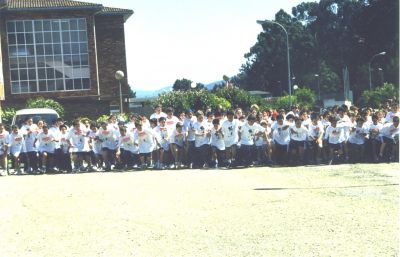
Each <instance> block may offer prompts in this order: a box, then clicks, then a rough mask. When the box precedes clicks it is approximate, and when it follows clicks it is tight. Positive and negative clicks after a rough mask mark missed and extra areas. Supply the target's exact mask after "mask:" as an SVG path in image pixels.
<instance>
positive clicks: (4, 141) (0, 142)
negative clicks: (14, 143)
mask: <svg viewBox="0 0 400 257" xmlns="http://www.w3.org/2000/svg"><path fill="white" fill-rule="evenodd" d="M8 140H9V133H8V131H6V130H3V132H2V133H0V155H3V154H4V153H5V146H6V145H8V144H9V141H8Z"/></svg>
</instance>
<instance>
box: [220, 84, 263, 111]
mask: <svg viewBox="0 0 400 257" xmlns="http://www.w3.org/2000/svg"><path fill="white" fill-rule="evenodd" d="M215 94H216V95H217V96H218V97H221V98H224V99H226V100H228V101H229V102H230V103H231V105H232V106H233V107H240V108H243V109H247V108H249V107H250V106H251V105H252V104H257V105H262V104H263V99H262V98H261V97H258V96H253V95H251V94H250V93H249V92H248V91H246V90H243V89H241V88H238V87H233V88H228V87H222V88H219V89H216V90H215Z"/></svg>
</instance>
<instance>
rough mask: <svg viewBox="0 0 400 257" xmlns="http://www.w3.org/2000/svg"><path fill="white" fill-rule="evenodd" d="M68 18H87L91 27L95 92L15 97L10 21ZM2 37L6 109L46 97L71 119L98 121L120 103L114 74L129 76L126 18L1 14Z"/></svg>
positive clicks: (76, 13)
mask: <svg viewBox="0 0 400 257" xmlns="http://www.w3.org/2000/svg"><path fill="white" fill-rule="evenodd" d="M64 18H86V21H87V26H88V28H87V34H88V50H89V66H90V79H91V89H90V90H80V91H68V92H48V93H29V94H11V83H10V70H9V56H8V47H7V31H6V22H7V20H24V19H25V20H29V19H64ZM95 22H96V24H95ZM0 37H1V42H0V43H1V48H0V49H1V52H2V64H3V74H4V85H5V103H4V105H3V106H21V105H23V104H24V103H25V102H26V100H27V99H28V98H34V97H38V96H42V97H45V98H52V99H55V100H57V101H59V102H61V103H63V105H64V106H65V110H66V113H67V115H68V116H73V115H75V114H79V115H82V116H89V117H97V116H100V115H102V114H108V113H109V106H110V104H112V103H114V104H118V103H119V85H118V82H117V81H116V79H115V77H114V74H115V71H117V70H122V71H123V72H124V73H125V76H126V74H127V69H126V54H125V36H124V20H123V17H122V15H121V16H115V15H113V16H105V15H102V16H97V17H96V18H95V17H94V13H93V11H76V10H75V11H58V12H54V11H52V12H18V13H1V12H0ZM96 42H97V54H98V55H97V58H96ZM97 61H98V62H97ZM97 63H98V66H97ZM97 67H98V71H97ZM97 72H98V74H97ZM98 75H99V76H98ZM98 77H99V80H98ZM126 81H127V80H126V78H125V79H124V80H123V81H122V88H123V94H124V95H125V94H128V92H129V86H128V85H127V83H126ZM99 92H100V95H99ZM127 108H128V107H127V106H126V108H124V110H127Z"/></svg>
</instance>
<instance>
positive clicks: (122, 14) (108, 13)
mask: <svg viewBox="0 0 400 257" xmlns="http://www.w3.org/2000/svg"><path fill="white" fill-rule="evenodd" d="M133 14H134V12H133V11H132V10H130V11H127V12H106V13H101V12H100V13H98V14H97V15H105V16H123V17H124V22H126V21H127V20H128V19H129V18H130V17H131V16H132V15H133Z"/></svg>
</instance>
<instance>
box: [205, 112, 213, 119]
mask: <svg viewBox="0 0 400 257" xmlns="http://www.w3.org/2000/svg"><path fill="white" fill-rule="evenodd" d="M213 119H214V113H213V112H207V120H208V121H212V120H213Z"/></svg>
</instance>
